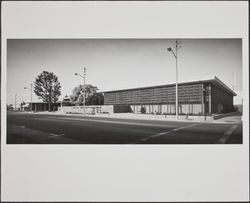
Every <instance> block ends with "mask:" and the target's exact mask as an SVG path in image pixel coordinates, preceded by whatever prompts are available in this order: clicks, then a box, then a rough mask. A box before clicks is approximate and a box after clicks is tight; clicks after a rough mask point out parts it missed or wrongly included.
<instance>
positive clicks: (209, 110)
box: [104, 77, 236, 115]
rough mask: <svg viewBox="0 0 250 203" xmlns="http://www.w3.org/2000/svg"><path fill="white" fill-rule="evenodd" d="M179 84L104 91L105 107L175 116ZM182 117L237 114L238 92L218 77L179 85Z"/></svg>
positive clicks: (122, 110)
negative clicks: (235, 98) (111, 106)
mask: <svg viewBox="0 0 250 203" xmlns="http://www.w3.org/2000/svg"><path fill="white" fill-rule="evenodd" d="M175 92H176V88H175V84H169V85H160V86H151V87H141V88H133V89H123V90H114V91H106V92H104V105H113V106H114V112H134V113H140V112H141V110H142V108H143V109H144V111H145V110H146V112H145V113H157V114H175V98H176V93H175ZM178 94H179V95H178V100H179V102H178V103H179V114H190V115H192V114H194V115H195V114H197V115H204V114H205V113H206V114H213V113H227V112H232V111H234V107H233V97H234V96H236V93H235V92H234V91H233V90H231V89H230V88H229V87H228V86H227V85H225V84H224V83H223V82H222V81H221V80H219V79H218V78H217V77H214V78H213V79H208V80H200V81H192V82H185V83H179V84H178Z"/></svg>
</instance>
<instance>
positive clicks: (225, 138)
mask: <svg viewBox="0 0 250 203" xmlns="http://www.w3.org/2000/svg"><path fill="white" fill-rule="evenodd" d="M238 126H239V125H233V126H231V127H230V128H228V129H227V131H226V132H225V133H224V135H223V136H222V137H221V138H220V139H219V140H218V141H217V142H216V144H225V143H226V141H227V139H228V138H229V136H230V135H231V134H232V133H233V131H234V130H235V129H236V128H237V127H238Z"/></svg>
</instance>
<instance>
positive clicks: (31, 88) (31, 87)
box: [24, 83, 33, 112]
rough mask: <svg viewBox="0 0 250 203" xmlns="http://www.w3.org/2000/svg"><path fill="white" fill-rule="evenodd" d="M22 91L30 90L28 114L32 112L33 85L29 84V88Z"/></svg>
mask: <svg viewBox="0 0 250 203" xmlns="http://www.w3.org/2000/svg"><path fill="white" fill-rule="evenodd" d="M24 89H27V90H30V112H32V91H33V84H32V83H31V84H30V88H28V87H24Z"/></svg>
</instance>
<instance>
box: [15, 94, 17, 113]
mask: <svg viewBox="0 0 250 203" xmlns="http://www.w3.org/2000/svg"><path fill="white" fill-rule="evenodd" d="M16 96H17V94H15V111H16Z"/></svg>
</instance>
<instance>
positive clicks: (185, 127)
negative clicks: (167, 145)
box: [130, 124, 202, 144]
mask: <svg viewBox="0 0 250 203" xmlns="http://www.w3.org/2000/svg"><path fill="white" fill-rule="evenodd" d="M198 125H202V124H192V125H187V126H182V127H180V128H175V129H172V130H169V131H166V132H161V133H157V134H154V135H151V136H149V137H145V138H142V139H139V140H137V141H134V142H132V143H130V144H135V143H136V142H140V141H147V140H149V139H152V138H155V137H159V136H163V135H167V134H169V133H171V132H175V131H179V130H182V129H187V128H191V127H194V126H198Z"/></svg>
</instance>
